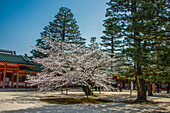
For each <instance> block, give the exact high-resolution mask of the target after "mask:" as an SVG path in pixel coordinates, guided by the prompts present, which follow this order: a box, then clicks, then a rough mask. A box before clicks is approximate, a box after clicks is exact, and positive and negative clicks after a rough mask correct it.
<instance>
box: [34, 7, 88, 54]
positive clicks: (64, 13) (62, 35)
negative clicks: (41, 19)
mask: <svg viewBox="0 0 170 113" xmlns="http://www.w3.org/2000/svg"><path fill="white" fill-rule="evenodd" d="M49 34H52V35H53V39H52V40H54V39H57V40H58V41H62V42H67V43H70V44H74V45H77V46H80V45H82V44H85V39H84V38H82V37H81V36H80V31H79V26H78V25H77V21H76V19H75V18H74V16H73V13H72V12H71V9H69V8H67V7H61V8H60V9H59V12H58V13H57V15H55V19H54V20H53V22H49V25H47V26H45V27H44V31H43V32H42V33H41V36H48V37H49ZM44 42H45V40H43V38H40V39H38V40H37V44H36V46H41V47H42V48H43V49H49V47H48V46H47V45H45V44H44ZM31 53H32V54H33V57H39V56H42V57H44V56H46V55H44V53H41V52H40V51H37V50H35V49H33V50H32V51H31Z"/></svg>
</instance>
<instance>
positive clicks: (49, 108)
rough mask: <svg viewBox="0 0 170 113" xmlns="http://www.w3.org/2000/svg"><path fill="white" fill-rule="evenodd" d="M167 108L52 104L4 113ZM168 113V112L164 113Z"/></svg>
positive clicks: (103, 112) (156, 111)
mask: <svg viewBox="0 0 170 113" xmlns="http://www.w3.org/2000/svg"><path fill="white" fill-rule="evenodd" d="M162 110H166V109H165V108H161V107H158V106H140V105H131V104H124V103H110V104H90V105H89V104H84V105H80V104H77V105H59V104H55V105H54V104H52V105H46V106H43V107H40V108H29V109H21V110H15V111H4V112H3V113H114V112H115V113H118V112H119V113H124V112H125V111H126V112H129V113H136V112H144V113H152V112H153V113H161V111H162ZM162 113H166V112H162ZM167 113H168V112H167Z"/></svg>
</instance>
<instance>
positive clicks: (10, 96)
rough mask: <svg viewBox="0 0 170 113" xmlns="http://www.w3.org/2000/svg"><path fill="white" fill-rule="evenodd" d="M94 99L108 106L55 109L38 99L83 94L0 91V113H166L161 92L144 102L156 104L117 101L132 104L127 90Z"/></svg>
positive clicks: (168, 99)
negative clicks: (105, 101)
mask: <svg viewBox="0 0 170 113" xmlns="http://www.w3.org/2000/svg"><path fill="white" fill-rule="evenodd" d="M95 94H96V95H98V97H94V98H104V99H109V100H112V101H113V102H111V103H103V104H91V105H88V104H85V105H81V104H77V105H67V104H65V105H59V104H48V103H45V102H41V101H39V99H41V98H45V97H46V96H55V97H67V98H68V97H74V98H83V97H86V96H85V95H84V93H83V92H82V91H81V90H80V89H78V90H75V89H72V90H70V91H69V93H68V95H65V94H61V92H60V91H52V92H47V93H43V92H37V91H10V90H9V91H3V90H2V91H1V90H0V112H3V113H8V112H11V113H18V112H21V113H23V112H25V113H27V112H28V113H30V112H32V113H35V112H39V113H46V112H58V113H73V112H74V113H80V112H81V113H113V112H122V113H130V112H131V113H134V112H145V113H151V112H153V113H155V112H157V113H159V112H170V94H167V93H166V92H165V91H163V92H161V93H155V94H154V96H149V97H148V100H149V101H153V102H159V103H156V104H145V105H140V104H125V103H123V102H121V101H129V100H135V98H136V91H133V93H132V96H130V92H129V90H124V91H123V92H111V91H108V92H107V91H103V92H102V93H101V94H100V93H99V92H95Z"/></svg>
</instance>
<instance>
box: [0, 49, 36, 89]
mask: <svg viewBox="0 0 170 113" xmlns="http://www.w3.org/2000/svg"><path fill="white" fill-rule="evenodd" d="M34 65H35V64H34V63H33V62H31V60H30V59H29V58H28V57H27V56H22V55H16V53H15V51H8V50H0V87H2V88H5V87H16V88H18V87H28V84H27V83H26V82H25V81H26V79H27V73H26V72H29V73H31V74H34V73H35V71H34V70H33V68H31V67H33V66H34Z"/></svg>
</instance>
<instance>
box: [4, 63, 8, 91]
mask: <svg viewBox="0 0 170 113" xmlns="http://www.w3.org/2000/svg"><path fill="white" fill-rule="evenodd" d="M6 67H7V65H6V64H5V66H4V76H3V88H5V79H6Z"/></svg>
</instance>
